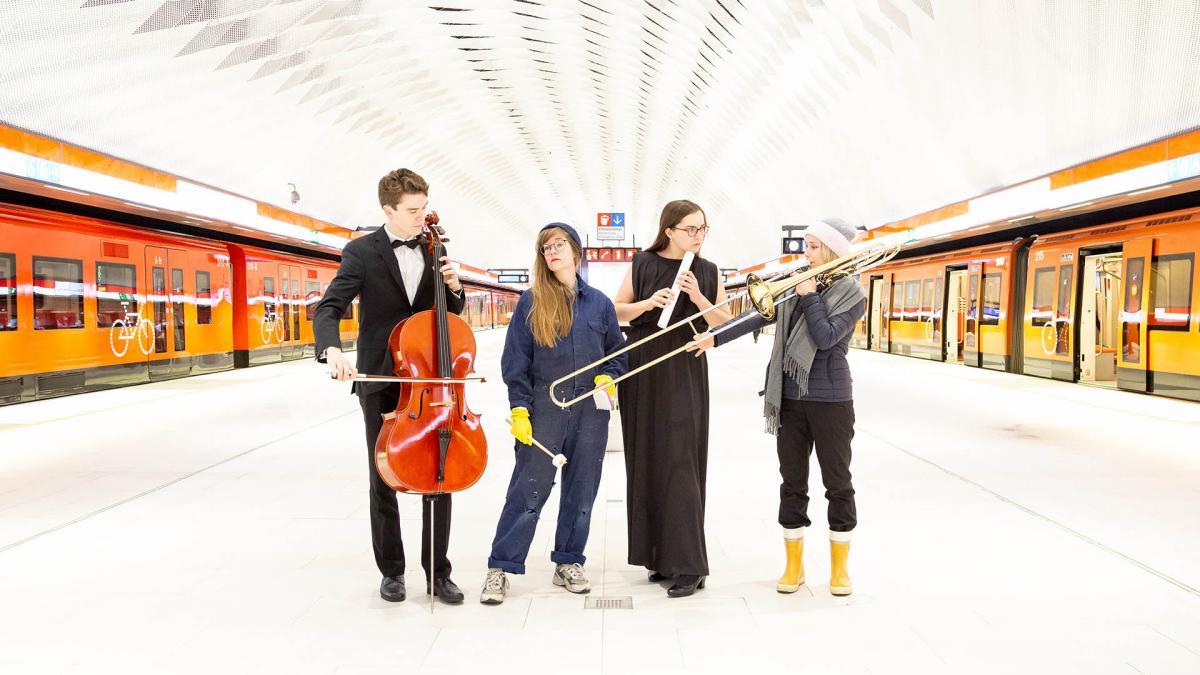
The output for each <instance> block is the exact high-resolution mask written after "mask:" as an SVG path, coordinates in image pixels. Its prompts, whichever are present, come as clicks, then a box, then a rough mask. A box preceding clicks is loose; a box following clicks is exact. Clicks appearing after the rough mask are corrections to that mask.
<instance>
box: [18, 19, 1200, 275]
mask: <svg viewBox="0 0 1200 675" xmlns="http://www.w3.org/2000/svg"><path fill="white" fill-rule="evenodd" d="M1198 15H1200V12H1197V8H1196V3H1195V2H1192V1H1182V0H1181V1H1178V2H1168V1H1158V2H1094V1H1091V0H1073V1H1069V0H1058V1H1056V2H1045V1H1044V0H1021V1H1017V0H1013V1H1011V2H1001V1H999V0H985V1H982V2H963V1H959V0H945V1H934V0H838V1H833V0H826V1H824V2H822V1H821V0H807V1H801V0H753V1H751V0H686V1H684V0H620V1H617V0H588V1H584V0H538V1H536V2H535V1H534V0H486V1H485V0H471V1H468V0H432V1H427V2H414V1H411V0H329V1H317V0H171V1H169V2H162V0H87V1H85V0H74V1H72V2H66V1H62V0H24V1H20V0H18V1H13V0H9V1H8V2H4V3H0V49H3V54H2V55H3V58H2V59H0V121H3V122H5V123H8V124H11V125H15V126H19V127H23V128H26V129H29V130H32V131H37V132H41V133H45V134H48V135H50V136H53V137H56V138H59V139H62V140H65V141H69V142H72V143H77V144H80V145H83V146H86V147H91V148H95V149H98V150H101V151H104V152H108V153H111V154H114V155H117V156H120V157H123V158H126V159H129V160H132V161H136V162H140V163H144V164H147V165H150V166H152V167H155V168H159V169H163V170H166V171H169V172H172V173H175V174H178V175H180V176H183V177H186V178H191V179H194V180H198V181H202V182H205V183H209V184H211V185H214V186H217V187H221V188H224V189H227V190H230V191H232V192H236V193H240V194H244V195H247V196H249V197H253V198H256V199H261V200H264V201H270V202H275V203H278V204H280V205H284V206H286V205H287V195H288V194H289V193H290V188H288V187H287V184H288V183H295V184H296V185H297V186H298V188H299V191H300V193H301V195H302V201H301V202H300V204H299V206H298V208H299V210H301V211H303V212H306V213H309V214H311V215H313V216H316V217H318V218H323V219H327V220H330V221H333V222H337V223H339V224H343V225H345V226H348V227H354V226H357V225H370V224H378V223H379V222H380V220H381V216H380V213H379V208H378V205H377V203H376V201H375V196H374V188H375V183H376V181H377V179H378V177H379V176H380V175H382V174H383V173H384V172H386V171H388V170H390V169H393V168H397V167H400V166H407V167H411V168H414V169H416V170H417V171H418V172H420V173H422V174H423V175H424V176H425V177H426V178H428V179H429V181H430V182H431V184H432V193H431V202H432V205H433V206H435V207H436V208H438V209H439V210H440V211H441V212H442V215H443V220H444V222H446V223H447V225H448V226H449V227H450V228H451V230H452V231H453V232H454V234H455V235H457V236H455V237H454V239H455V242H454V247H453V249H454V251H455V253H456V255H458V256H461V257H463V258H465V259H468V260H471V261H474V262H479V263H483V264H487V265H497V266H499V265H526V264H528V262H529V257H530V250H531V248H532V246H531V243H530V239H531V237H532V235H533V233H534V232H535V231H536V230H537V229H538V228H539V227H540V225H542V224H544V223H545V222H548V221H551V220H567V221H569V222H572V223H575V224H577V225H580V226H581V228H583V229H585V230H588V229H590V227H591V225H592V223H594V221H595V213H596V212H598V211H623V212H625V213H627V214H628V215H627V218H628V221H629V223H630V225H631V226H632V228H633V230H634V231H636V232H638V234H639V237H638V243H639V244H644V243H646V242H647V241H648V238H649V237H650V236H651V234H652V233H653V230H654V228H655V226H656V224H657V217H658V212H659V210H660V209H661V207H662V205H663V204H664V203H665V202H666V201H667V200H670V199H674V198H689V199H692V200H694V201H697V202H699V203H700V204H701V205H702V206H704V207H705V208H706V210H707V213H708V216H709V220H710V224H711V225H712V226H713V232H712V237H711V240H710V243H709V246H708V248H707V250H706V253H707V254H708V255H709V256H710V257H712V258H713V259H715V260H716V261H717V262H718V263H719V264H721V265H722V266H735V265H738V264H745V263H750V262H754V261H757V260H761V259H764V258H767V257H769V256H772V255H775V254H776V253H777V252H778V237H779V229H778V228H779V226H780V225H785V224H795V223H802V222H805V221H806V220H808V219H811V218H814V217H819V216H825V215H831V214H836V215H841V216H843V217H846V218H849V219H851V220H856V221H859V222H861V223H863V224H865V225H876V224H880V223H883V222H886V221H889V220H894V219H898V218H900V217H904V216H908V215H911V214H914V213H917V212H920V211H923V210H927V209H930V208H934V207H937V206H940V205H942V204H945V203H948V202H953V201H956V200H959V199H963V198H967V197H971V196H974V195H977V194H980V193H982V192H985V191H988V190H990V189H993V188H996V187H1001V186H1005V185H1010V184H1013V183H1016V182H1020V181H1022V180H1025V179H1028V178H1031V177H1034V176H1037V175H1040V174H1044V173H1048V172H1050V171H1052V170H1055V169H1058V168H1061V167H1064V166H1068V165H1071V164H1074V163H1077V162H1081V161H1085V160H1088V159H1092V158H1095V157H1097V156H1100V155H1103V154H1106V153H1109V152H1113V151H1116V150H1121V149H1124V148H1128V147H1131V146H1134V145H1137V144H1140V143H1143V142H1146V141H1149V140H1153V139H1156V138H1160V137H1163V136H1166V135H1170V134H1173V133H1177V132H1180V131H1184V130H1187V129H1190V128H1194V127H1197V126H1200V49H1198V44H1197V38H1196V35H1197V34H1200V19H1198V18H1197V17H1198Z"/></svg>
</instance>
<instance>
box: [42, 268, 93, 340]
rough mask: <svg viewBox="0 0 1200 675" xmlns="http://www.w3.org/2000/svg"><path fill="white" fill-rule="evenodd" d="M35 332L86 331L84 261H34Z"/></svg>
mask: <svg viewBox="0 0 1200 675" xmlns="http://www.w3.org/2000/svg"><path fill="white" fill-rule="evenodd" d="M33 328H34V330H57V329H59V328H83V261H82V260H64V259H62V258H37V257H35V258H34V259H33Z"/></svg>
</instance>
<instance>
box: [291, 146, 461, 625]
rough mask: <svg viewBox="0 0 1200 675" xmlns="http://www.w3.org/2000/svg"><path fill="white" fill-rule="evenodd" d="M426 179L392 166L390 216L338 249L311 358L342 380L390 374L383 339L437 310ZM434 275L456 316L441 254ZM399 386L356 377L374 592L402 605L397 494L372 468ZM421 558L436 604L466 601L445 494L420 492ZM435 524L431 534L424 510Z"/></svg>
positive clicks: (453, 286)
mask: <svg viewBox="0 0 1200 675" xmlns="http://www.w3.org/2000/svg"><path fill="white" fill-rule="evenodd" d="M428 195H429V185H428V183H426V182H425V179H423V178H421V177H420V176H418V175H417V174H416V173H414V172H412V171H410V170H408V169H399V170H397V171H392V172H391V173H389V174H387V175H386V176H384V177H383V178H382V179H380V181H379V204H380V206H381V207H383V212H384V215H385V216H386V217H387V223H386V224H385V225H384V226H383V227H381V228H379V230H378V231H377V232H375V233H374V234H371V235H369V236H366V237H361V238H359V239H355V240H354V241H351V242H350V243H349V244H347V245H346V247H345V248H344V249H343V250H342V263H341V266H340V267H339V268H338V273H337V276H335V277H334V278H333V281H332V282H330V284H329V288H328V289H327V290H326V291H325V295H324V297H322V298H321V302H320V303H319V304H318V305H317V308H316V310H315V311H314V313H313V331H314V333H315V335H316V353H317V360H318V361H319V362H321V363H326V364H328V367H329V375H330V376H331V377H334V378H336V379H338V380H342V381H346V380H349V379H351V378H353V377H354V376H355V375H357V374H358V373H359V372H362V373H366V374H372V375H391V374H392V370H393V363H392V355H391V353H390V350H389V349H388V336H389V334H390V333H391V330H392V328H394V327H395V326H396V324H398V323H399V322H400V321H402V320H404V319H407V318H408V317H410V316H412V315H413V314H416V313H417V312H421V311H424V310H428V309H431V308H433V306H434V300H435V299H434V297H433V296H434V286H435V283H434V282H435V279H434V276H433V274H434V272H433V260H432V259H431V257H430V254H429V252H428V250H427V249H426V248H425V247H424V246H421V245H419V243H420V235H421V232H422V228H423V226H424V225H425V208H426V205H427V203H428V201H429V197H428ZM440 262H441V263H442V265H441V267H440V273H441V275H442V277H443V279H444V280H445V282H446V286H445V288H446V306H447V308H448V310H449V311H451V312H453V313H455V314H459V313H461V312H462V309H463V305H464V293H463V288H462V283H461V282H460V281H459V279H458V275H457V274H456V273H455V271H454V268H453V266H452V265H450V262H449V260H448V259H447V258H446V257H443V258H442V259H441V261H440ZM355 297H358V298H359V319H358V358H357V365H352V364H351V363H350V361H349V360H348V359H347V358H346V356H345V355H344V354H343V353H342V350H341V336H340V334H339V330H338V323H339V322H340V321H341V319H342V316H343V315H344V314H345V312H346V309H347V307H349V305H350V303H351V301H353V300H354V298H355ZM400 388H401V387H400V385H399V384H397V383H381V382H355V383H354V384H353V387H352V391H354V392H355V393H356V394H358V400H359V404H360V405H361V407H362V411H363V422H364V423H365V425H366V430H367V459H368V462H367V463H368V466H369V467H370V468H369V471H370V478H371V490H370V495H371V497H370V498H371V542H372V544H373V546H374V549H375V564H376V565H377V566H378V567H379V571H380V573H381V574H382V575H383V581H382V582H381V583H380V585H379V595H380V596H381V597H382V598H383V599H384V600H387V601H389V602H401V601H403V600H404V598H405V596H406V591H405V588H404V571H405V560H404V543H403V541H402V540H401V538H400V516H399V509H398V507H397V503H396V492H395V490H393V489H392V488H391V487H390V486H389V485H388V484H387V483H386V482H384V480H383V478H381V477H380V476H379V471H378V470H377V469H376V467H375V441H376V438H377V437H378V436H379V430H380V428H381V427H382V426H383V418H382V415H383V413H386V412H391V411H393V410H395V408H396V406H397V403H398V401H399V397H400ZM422 502H423V503H422V522H423V523H424V527H423V532H422V536H421V542H422V544H421V549H422V550H421V564H422V566H423V567H425V581H426V584H427V586H429V585H430V584H431V588H430V589H429V590H430V592H432V593H433V594H434V595H436V596H437V597H439V598H441V600H442V602H445V603H448V604H452V605H456V604H459V603H461V602H462V601H463V594H462V591H460V590H459V589H458V586H456V585H455V583H454V582H453V581H451V580H450V569H451V566H450V560H449V559H448V558H447V554H446V553H447V548H448V543H449V540H450V495H449V494H440V495H425V496H424V497H423V498H422ZM431 511H432V512H433V516H434V517H433V519H432V520H433V522H434V525H433V527H434V528H435V529H436V531H435V532H432V533H431V532H430V531H429V528H430V521H431V518H430V512H431ZM431 534H432V535H433V538H434V551H433V569H430V567H429V565H430V552H429V541H430V535H431Z"/></svg>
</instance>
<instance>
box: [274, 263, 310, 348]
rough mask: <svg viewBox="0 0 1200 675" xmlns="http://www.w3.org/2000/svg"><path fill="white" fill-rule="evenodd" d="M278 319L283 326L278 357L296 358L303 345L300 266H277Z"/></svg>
mask: <svg viewBox="0 0 1200 675" xmlns="http://www.w3.org/2000/svg"><path fill="white" fill-rule="evenodd" d="M279 295H280V307H279V320H280V321H281V322H282V327H283V340H282V343H281V344H280V352H281V353H280V357H281V358H283V359H284V360H287V359H298V358H300V357H301V355H302V351H303V350H304V345H303V344H302V341H301V339H300V268H299V267H296V266H295V265H280V266H279Z"/></svg>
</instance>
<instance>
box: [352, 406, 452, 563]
mask: <svg viewBox="0 0 1200 675" xmlns="http://www.w3.org/2000/svg"><path fill="white" fill-rule="evenodd" d="M399 398H400V386H399V385H393V386H390V387H388V388H386V389H384V390H383V391H380V392H376V393H373V394H367V395H365V396H360V397H359V403H360V404H361V405H362V411H363V421H364V422H366V426H367V461H368V464H369V469H368V470H369V472H370V475H371V543H372V544H373V545H374V548H375V564H376V565H378V566H379V571H380V572H381V573H382V574H383V576H385V577H395V576H401V575H403V574H404V542H403V541H402V540H401V538H400V511H399V508H398V507H397V503H396V491H395V490H393V489H392V488H391V487H390V486H389V485H388V484H387V483H385V482H383V479H382V478H380V477H379V471H378V470H377V469H376V468H375V439H376V438H377V437H378V436H379V430H380V428H382V427H383V418H382V417H381V415H382V414H383V413H386V412H392V411H393V410H395V409H396V403H397V401H398V400H399ZM421 501H422V504H421V523H422V528H421V567H423V568H425V579H426V580H428V579H429V576H430V574H429V512H430V511H431V510H432V511H433V512H434V528H435V530H434V533H433V534H434V549H433V551H434V553H433V555H434V559H433V576H434V578H437V579H443V578H446V577H448V576H450V559H449V558H447V557H446V550H447V548H448V547H449V544H450V495H448V494H444V495H437V496H430V495H425V496H423V497H422V498H421Z"/></svg>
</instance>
